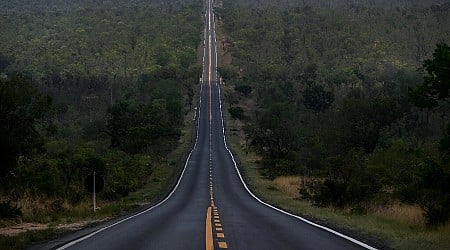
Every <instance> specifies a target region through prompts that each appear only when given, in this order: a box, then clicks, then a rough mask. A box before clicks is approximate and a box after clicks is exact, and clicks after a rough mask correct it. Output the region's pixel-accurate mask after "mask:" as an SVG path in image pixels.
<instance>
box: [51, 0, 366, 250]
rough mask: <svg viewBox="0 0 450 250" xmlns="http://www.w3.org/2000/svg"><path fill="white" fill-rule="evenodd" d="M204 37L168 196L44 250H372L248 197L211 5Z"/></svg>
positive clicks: (58, 241) (207, 7)
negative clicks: (220, 73)
mask: <svg viewBox="0 0 450 250" xmlns="http://www.w3.org/2000/svg"><path fill="white" fill-rule="evenodd" d="M204 35H205V37H204V57H203V77H202V83H201V84H202V85H201V86H202V89H201V97H200V98H201V99H200V103H199V106H200V108H199V109H198V112H199V113H198V115H197V119H198V120H197V122H198V123H197V139H196V142H195V145H194V147H193V149H192V151H191V152H190V154H189V157H188V159H187V161H186V164H185V168H184V170H183V173H182V175H181V178H180V180H179V181H178V183H177V186H176V187H175V189H174V191H173V192H172V193H171V194H170V195H169V196H168V197H167V198H166V199H165V200H164V201H162V202H161V203H159V204H157V205H156V206H154V207H150V208H148V209H147V210H145V211H142V212H140V213H138V214H134V215H132V216H130V217H124V218H122V219H120V220H116V221H112V222H109V223H106V224H105V225H100V226H98V227H97V228H94V229H91V230H90V231H84V233H80V232H78V235H76V236H72V237H70V235H69V236H65V237H62V238H60V239H57V240H56V241H53V242H52V244H53V245H51V244H47V245H43V248H49V247H53V248H55V249H83V250H90V249H109V250H111V249H194V250H199V249H200V250H201V249H208V250H209V249H225V248H227V249H243V250H249V249H258V250H261V249H269V250H274V249H275V250H284V249H346V250H347V249H361V248H369V249H370V246H367V245H365V244H364V243H361V242H359V241H356V240H353V239H351V238H349V237H347V236H345V235H339V233H337V232H334V231H332V230H330V229H327V228H320V226H318V225H311V223H309V222H304V221H303V220H302V218H299V217H294V216H292V215H289V214H287V213H285V212H283V211H279V210H276V209H274V208H272V207H270V206H268V205H267V204H264V203H263V202H261V201H260V200H258V199H257V198H256V197H254V196H253V195H252V194H251V193H250V192H249V191H248V189H247V188H246V186H245V184H244V183H243V182H242V178H241V176H240V174H239V173H238V171H237V168H236V165H235V162H234V159H233V157H232V155H231V153H230V151H229V150H228V148H227V146H226V140H225V137H224V129H223V120H222V111H221V101H220V86H219V85H218V83H217V81H216V80H217V75H216V65H217V47H216V33H215V20H214V14H213V11H212V2H211V0H206V2H205V29H204ZM330 231H331V232H330Z"/></svg>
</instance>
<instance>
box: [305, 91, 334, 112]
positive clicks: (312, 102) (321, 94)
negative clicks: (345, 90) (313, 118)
mask: <svg viewBox="0 0 450 250" xmlns="http://www.w3.org/2000/svg"><path fill="white" fill-rule="evenodd" d="M333 102H334V95H333V92H330V91H325V89H324V88H323V86H321V85H314V86H311V87H308V88H306V89H305V90H304V91H303V104H304V105H305V107H306V108H308V109H312V110H314V111H315V112H322V111H325V110H327V109H328V108H329V107H330V106H331V105H332V104H333Z"/></svg>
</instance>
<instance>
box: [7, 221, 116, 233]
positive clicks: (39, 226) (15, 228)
mask: <svg viewBox="0 0 450 250" xmlns="http://www.w3.org/2000/svg"><path fill="white" fill-rule="evenodd" d="M109 219H111V218H110V217H108V218H103V219H97V220H84V221H79V222H75V223H69V224H58V225H56V226H49V225H48V224H43V223H20V224H16V225H12V226H7V227H3V228H0V235H3V236H15V235H18V234H20V233H24V232H27V231H33V230H44V229H48V228H55V229H60V230H69V231H74V230H78V229H82V228H84V227H86V226H88V225H91V224H97V223H101V222H104V221H107V220H109Z"/></svg>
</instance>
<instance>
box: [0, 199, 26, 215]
mask: <svg viewBox="0 0 450 250" xmlns="http://www.w3.org/2000/svg"><path fill="white" fill-rule="evenodd" d="M21 216H22V210H21V209H20V208H19V207H17V206H16V205H12V204H11V201H3V202H0V218H7V219H11V218H17V217H21Z"/></svg>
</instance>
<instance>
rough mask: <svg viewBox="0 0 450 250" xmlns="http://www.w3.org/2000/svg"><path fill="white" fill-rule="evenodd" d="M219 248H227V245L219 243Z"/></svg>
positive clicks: (222, 242)
mask: <svg viewBox="0 0 450 250" xmlns="http://www.w3.org/2000/svg"><path fill="white" fill-rule="evenodd" d="M219 248H228V245H227V243H226V242H224V241H219Z"/></svg>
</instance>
